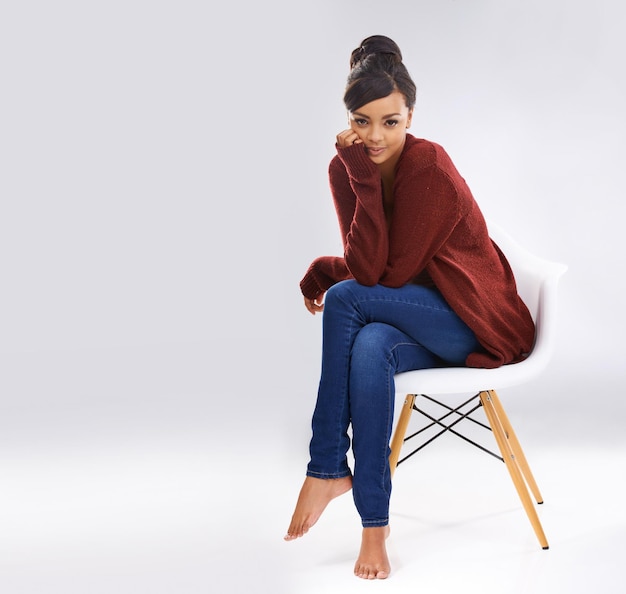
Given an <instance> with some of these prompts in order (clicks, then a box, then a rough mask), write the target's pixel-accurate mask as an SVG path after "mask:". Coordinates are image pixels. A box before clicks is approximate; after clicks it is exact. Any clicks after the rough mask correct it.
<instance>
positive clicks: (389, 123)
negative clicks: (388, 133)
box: [385, 120, 398, 128]
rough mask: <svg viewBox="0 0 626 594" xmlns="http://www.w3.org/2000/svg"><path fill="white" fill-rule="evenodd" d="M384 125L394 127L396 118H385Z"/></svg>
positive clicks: (396, 123)
mask: <svg viewBox="0 0 626 594" xmlns="http://www.w3.org/2000/svg"><path fill="white" fill-rule="evenodd" d="M385 125H386V126H387V127H389V128H394V127H395V126H397V125H398V120H387V121H386V122H385Z"/></svg>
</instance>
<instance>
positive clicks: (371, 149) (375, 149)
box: [367, 146, 385, 157]
mask: <svg viewBox="0 0 626 594" xmlns="http://www.w3.org/2000/svg"><path fill="white" fill-rule="evenodd" d="M384 150H385V147H382V146H368V147H367V152H368V153H369V154H370V155H371V156H372V157H375V156H376V155H380V154H381V153H383V152H384Z"/></svg>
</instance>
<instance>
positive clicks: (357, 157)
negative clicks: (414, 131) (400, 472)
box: [285, 35, 534, 579]
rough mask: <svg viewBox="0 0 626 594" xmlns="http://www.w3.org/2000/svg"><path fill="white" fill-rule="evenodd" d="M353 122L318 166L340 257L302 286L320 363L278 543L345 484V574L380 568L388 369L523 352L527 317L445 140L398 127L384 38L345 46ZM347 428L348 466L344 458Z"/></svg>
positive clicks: (383, 563) (380, 571)
mask: <svg viewBox="0 0 626 594" xmlns="http://www.w3.org/2000/svg"><path fill="white" fill-rule="evenodd" d="M350 68H351V71H350V74H349V77H348V82H347V87H346V90H345V95H344V103H345V106H346V108H347V110H348V115H349V122H350V128H349V129H347V130H344V131H343V132H341V133H340V134H338V135H337V142H336V149H337V155H336V156H335V157H334V158H333V159H332V161H331V163H330V166H329V179H330V187H331V192H332V196H333V199H334V203H335V208H336V211H337V215H338V219H339V227H340V230H341V236H342V238H343V245H344V255H343V257H331V256H325V257H320V258H317V259H316V260H314V261H313V263H312V264H311V266H310V267H309V269H308V270H307V272H306V274H305V276H304V278H303V279H302V281H301V283H300V287H301V290H302V293H303V295H304V304H305V306H306V308H307V309H308V311H309V312H311V313H312V314H315V313H317V312H322V311H323V312H324V313H323V351H322V370H321V378H320V383H319V390H318V396H317V404H316V407H315V411H314V414H313V421H312V428H313V436H312V439H311V444H310V462H309V464H308V467H307V473H306V479H305V481H304V485H303V486H302V489H301V491H300V495H299V498H298V502H297V504H296V509H295V512H294V514H293V518H292V520H291V524H290V526H289V529H288V532H287V535H286V536H285V539H286V540H293V539H296V538H298V537H300V536H303V535H304V534H305V533H306V532H307V531H308V529H309V528H310V527H311V526H313V524H315V522H316V521H317V520H318V518H319V517H320V515H321V513H322V512H323V510H324V508H325V507H326V505H327V504H328V503H329V502H330V501H331V500H332V499H333V498H335V497H337V496H339V495H341V494H343V493H346V492H347V491H349V490H350V489H352V492H353V496H354V502H355V505H356V508H357V510H358V512H359V515H360V516H361V521H362V526H363V534H362V541H361V550H360V554H359V557H358V559H357V561H356V565H355V574H356V575H358V576H359V577H362V578H367V579H375V578H379V579H381V578H386V577H387V576H388V575H389V573H390V565H389V560H388V557H387V553H386V549H385V539H386V537H387V535H388V533H389V527H388V523H389V498H390V494H391V477H390V470H389V461H388V458H389V453H390V450H389V440H390V436H391V431H392V423H393V406H394V399H395V393H394V382H393V378H394V374H396V373H399V372H402V371H408V370H413V369H424V368H430V367H439V366H462V365H467V366H471V367H498V366H500V365H503V364H506V363H513V362H516V361H520V360H521V359H523V358H524V357H525V355H526V354H527V353H528V352H529V351H530V349H531V346H532V343H533V339H534V324H533V321H532V319H531V316H530V314H529V312H528V309H527V308H526V306H525V305H524V303H523V302H522V301H521V299H520V297H519V296H518V294H517V288H516V285H515V280H514V278H513V274H512V272H511V268H510V267H509V264H508V262H507V260H506V258H505V256H504V255H503V254H502V252H501V251H500V249H499V248H498V247H497V246H496V245H495V244H494V243H493V242H492V241H491V239H490V238H489V235H488V232H487V227H486V224H485V221H484V219H483V216H482V214H481V212H480V209H479V208H478V206H477V204H476V202H475V201H474V198H473V197H472V194H471V192H470V190H469V188H468V186H467V184H466V183H465V181H464V179H463V178H462V177H461V176H460V175H459V173H458V171H457V170H456V168H455V166H454V165H453V163H452V161H451V160H450V157H449V156H448V155H447V154H446V152H445V151H444V149H443V148H442V147H441V146H439V145H437V144H435V143H433V142H429V141H427V140H421V139H418V138H415V137H414V136H411V135H410V134H408V133H407V129H408V128H409V127H410V125H411V120H412V117H413V106H414V104H415V84H414V83H413V81H412V79H411V77H410V75H409V73H408V71H407V69H406V67H405V66H404V64H403V62H402V55H401V53H400V49H399V48H398V46H397V45H396V44H395V42H393V41H392V40H391V39H389V38H387V37H384V36H380V35H376V36H373V37H368V38H367V39H365V40H364V41H363V42H362V43H361V45H360V46H359V47H358V48H357V49H355V50H354V51H353V52H352V55H351V58H350ZM350 425H351V426H352V451H353V455H354V471H351V469H350V468H349V466H348V463H347V459H346V454H347V451H348V449H349V447H350V438H349V435H348V429H349V426H350Z"/></svg>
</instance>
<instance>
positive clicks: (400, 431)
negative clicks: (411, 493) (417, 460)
mask: <svg viewBox="0 0 626 594" xmlns="http://www.w3.org/2000/svg"><path fill="white" fill-rule="evenodd" d="M414 402H415V394H407V396H406V398H405V399H404V405H403V406H402V411H401V412H400V417H399V419H398V424H397V425H396V430H395V431H394V434H393V438H392V440H391V454H390V455H389V468H390V470H391V476H392V477H393V474H394V472H395V471H396V466H398V459H399V458H400V450H402V444H403V443H404V436H405V435H406V430H407V427H408V426H409V421H410V420H411V413H412V412H413V403H414Z"/></svg>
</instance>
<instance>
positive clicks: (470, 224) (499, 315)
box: [300, 134, 535, 368]
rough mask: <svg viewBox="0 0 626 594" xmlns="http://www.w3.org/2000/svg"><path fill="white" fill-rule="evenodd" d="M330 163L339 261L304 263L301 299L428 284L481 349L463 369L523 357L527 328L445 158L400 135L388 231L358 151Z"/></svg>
mask: <svg viewBox="0 0 626 594" xmlns="http://www.w3.org/2000/svg"><path fill="white" fill-rule="evenodd" d="M337 153H338V154H337V156H335V157H334V158H333V159H332V161H331V163H330V166H329V178H330V187H331V192H332V195H333V199H334V202H335V208H336V210H337V216H338V218H339V226H340V229H341V234H342V237H343V244H344V256H343V257H342V258H341V257H334V256H323V257H320V258H317V259H316V260H314V261H313V263H312V264H311V266H310V267H309V269H308V271H307V273H306V274H305V276H304V278H303V279H302V281H301V282H300V287H301V289H302V293H303V295H304V296H305V297H309V298H314V297H317V296H319V295H320V294H322V293H324V292H325V291H326V290H327V289H329V288H330V287H331V286H332V285H333V284H335V283H337V282H339V281H341V280H345V279H349V278H353V279H355V280H356V281H357V282H359V283H361V284H363V285H368V286H371V285H375V284H381V285H384V286H387V287H401V286H402V285H405V284H407V283H410V282H418V283H421V284H430V283H434V285H435V286H436V287H437V288H438V289H439V291H440V292H441V294H442V295H443V297H444V298H445V299H446V301H447V302H448V304H449V305H450V306H451V307H452V309H453V310H454V311H455V312H456V313H457V314H458V315H459V317H460V318H461V319H462V320H463V321H464V322H465V323H466V324H467V325H468V326H469V327H470V328H471V329H472V330H473V331H474V333H475V334H476V337H477V338H478V340H479V342H480V344H481V345H482V346H483V347H484V349H485V350H484V352H475V353H471V354H470V355H469V356H468V357H467V360H466V364H467V365H468V366H469V367H487V368H493V367H498V366H500V365H503V364H505V363H514V362H517V361H520V360H521V359H523V358H524V357H525V356H526V354H527V353H528V352H530V349H531V348H532V344H533V340H534V334H535V327H534V323H533V321H532V318H531V316H530V313H529V311H528V309H527V307H526V306H525V304H524V303H523V302H522V300H521V298H520V297H519V295H518V294H517V287H516V284H515V279H514V277H513V272H512V271H511V268H510V266H509V263H508V262H507V260H506V257H505V256H504V254H503V253H502V252H501V251H500V249H499V248H498V246H497V245H496V244H495V243H494V242H493V241H492V240H491V239H490V238H489V235H488V232H487V226H486V224H485V220H484V218H483V216H482V213H481V212H480V209H479V208H478V205H477V204H476V202H475V200H474V198H473V196H472V193H471V192H470V190H469V188H468V186H467V184H466V183H465V180H464V179H463V178H462V177H461V176H460V174H459V172H458V171H457V169H456V167H455V166H454V164H453V163H452V161H451V160H450V157H449V156H448V154H447V153H446V152H445V150H444V149H443V148H442V147H441V146H439V145H437V144H435V143H433V142H429V141H427V140H421V139H417V138H415V137H414V136H411V135H410V134H407V137H406V143H405V146H404V149H403V151H402V154H401V156H400V159H399V161H398V164H397V166H396V176H395V182H394V209H393V213H392V215H391V220H390V223H389V227H388V224H387V220H386V218H385V213H384V211H383V199H382V180H381V176H380V172H379V170H378V167H377V165H376V164H374V163H373V162H372V161H371V160H370V159H369V157H368V156H367V154H366V152H365V149H364V146H363V145H362V144H355V145H352V146H349V147H347V148H339V147H338V148H337Z"/></svg>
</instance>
